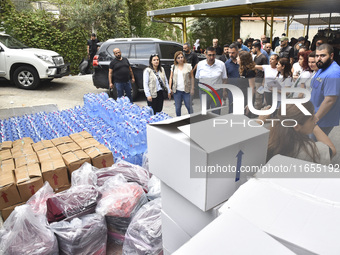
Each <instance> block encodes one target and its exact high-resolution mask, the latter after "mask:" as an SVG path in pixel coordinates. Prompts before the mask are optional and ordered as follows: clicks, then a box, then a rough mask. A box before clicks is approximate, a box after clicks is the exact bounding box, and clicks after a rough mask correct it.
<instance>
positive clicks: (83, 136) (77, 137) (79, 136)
mask: <svg viewBox="0 0 340 255" xmlns="http://www.w3.org/2000/svg"><path fill="white" fill-rule="evenodd" d="M70 137H71V138H72V140H73V141H75V142H77V141H81V140H84V139H88V138H92V135H91V134H90V133H89V132H87V131H82V132H80V133H75V134H72V135H70Z"/></svg>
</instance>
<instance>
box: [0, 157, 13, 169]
mask: <svg viewBox="0 0 340 255" xmlns="http://www.w3.org/2000/svg"><path fill="white" fill-rule="evenodd" d="M14 168H15V165H14V160H13V159H12V158H10V159H6V160H2V161H1V162H0V171H9V170H14Z"/></svg>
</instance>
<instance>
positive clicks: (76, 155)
mask: <svg viewBox="0 0 340 255" xmlns="http://www.w3.org/2000/svg"><path fill="white" fill-rule="evenodd" d="M62 156H63V159H64V162H65V164H66V167H67V169H68V172H69V173H70V175H71V174H72V172H73V171H75V170H77V169H78V168H80V167H81V165H82V164H84V163H85V162H88V163H89V164H91V159H90V157H89V155H87V154H86V153H85V152H84V151H82V150H78V151H70V152H68V153H66V154H64V155H62Z"/></svg>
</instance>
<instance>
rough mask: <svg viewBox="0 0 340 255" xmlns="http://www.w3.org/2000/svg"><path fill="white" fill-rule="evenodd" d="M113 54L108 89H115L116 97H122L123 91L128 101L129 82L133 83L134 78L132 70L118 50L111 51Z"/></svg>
mask: <svg viewBox="0 0 340 255" xmlns="http://www.w3.org/2000/svg"><path fill="white" fill-rule="evenodd" d="M113 54H114V55H115V59H113V60H112V61H111V63H110V66H109V85H110V88H111V89H113V87H116V89H117V97H122V96H124V91H125V94H126V96H127V97H128V98H129V99H130V102H131V103H132V97H131V82H130V77H131V81H132V83H134V82H135V76H134V75H133V72H132V68H131V66H130V63H129V61H128V60H127V58H123V57H122V54H121V51H120V49H118V48H115V49H113Z"/></svg>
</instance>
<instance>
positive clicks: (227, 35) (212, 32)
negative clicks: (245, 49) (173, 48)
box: [189, 18, 232, 48]
mask: <svg viewBox="0 0 340 255" xmlns="http://www.w3.org/2000/svg"><path fill="white" fill-rule="evenodd" d="M189 37H190V41H191V42H195V41H196V39H200V43H201V47H203V48H207V47H209V46H212V40H213V39H214V38H217V39H218V41H219V45H220V46H221V47H222V46H223V45H224V44H226V43H231V42H232V18H200V19H197V20H196V21H195V22H193V24H192V29H191V30H190V35H189Z"/></svg>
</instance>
